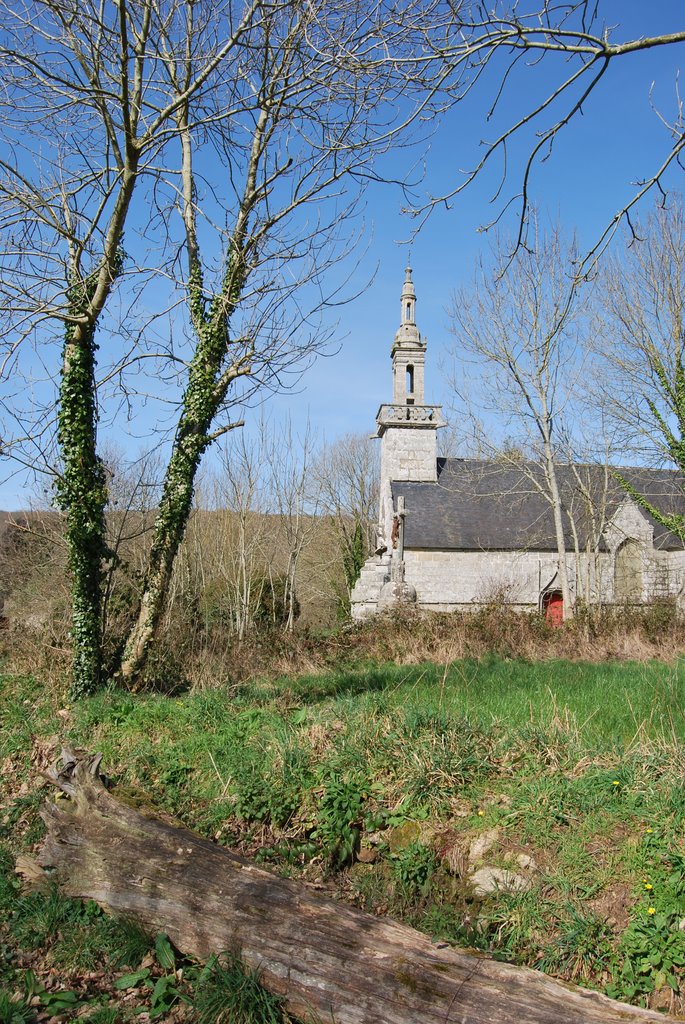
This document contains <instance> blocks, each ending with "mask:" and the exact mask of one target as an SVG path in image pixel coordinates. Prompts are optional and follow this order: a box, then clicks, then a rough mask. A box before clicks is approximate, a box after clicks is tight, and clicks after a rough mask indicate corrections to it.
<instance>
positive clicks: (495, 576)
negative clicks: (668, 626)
mask: <svg viewBox="0 0 685 1024" xmlns="http://www.w3.org/2000/svg"><path fill="white" fill-rule="evenodd" d="M404 557H405V564H406V579H407V582H408V583H411V584H412V585H413V586H414V587H415V588H416V594H417V603H418V604H419V606H420V607H423V608H429V609H433V610H435V611H451V610H453V609H455V608H463V607H473V606H474V605H482V604H488V603H490V602H492V601H504V602H505V603H507V604H511V605H513V606H514V607H518V608H529V609H531V610H536V609H538V608H539V607H540V595H541V593H543V592H544V591H545V590H550V589H556V588H557V587H558V585H559V583H558V577H557V565H558V560H557V556H556V555H555V554H554V553H553V552H548V551H522V552H509V551H420V550H405V553H404ZM643 559H644V562H643V566H644V568H643V577H642V578H643V584H644V588H643V595H642V600H643V601H650V600H654V599H664V598H668V597H671V598H673V597H675V596H676V595H677V594H678V592H679V590H680V587H681V585H682V582H683V579H684V578H685V552H682V551H678V552H662V551H654V550H649V549H648V548H646V547H645V548H644V549H643ZM566 560H567V566H568V573H569V583H570V586H571V593H572V596H573V598H574V599H575V598H576V597H577V595H578V594H580V595H581V596H583V597H585V596H586V594H587V586H588V583H589V590H590V593H589V601H590V603H593V604H594V603H605V604H611V603H613V601H614V562H613V554H611V553H609V552H603V553H600V554H599V555H597V556H595V557H592V556H590V557H588V556H587V555H584V554H582V555H580V556H578V557H576V556H575V555H574V554H568V555H567V556H566Z"/></svg>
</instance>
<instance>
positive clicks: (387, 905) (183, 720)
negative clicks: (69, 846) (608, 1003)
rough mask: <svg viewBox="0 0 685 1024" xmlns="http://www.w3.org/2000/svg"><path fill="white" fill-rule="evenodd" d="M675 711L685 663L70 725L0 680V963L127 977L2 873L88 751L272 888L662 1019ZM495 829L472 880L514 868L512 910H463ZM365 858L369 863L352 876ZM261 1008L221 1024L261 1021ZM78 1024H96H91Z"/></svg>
mask: <svg viewBox="0 0 685 1024" xmlns="http://www.w3.org/2000/svg"><path fill="white" fill-rule="evenodd" d="M683 708H685V672H684V666H683V663H682V662H678V663H676V664H675V665H670V666H669V665H666V664H663V663H660V662H659V663H657V662H649V663H644V664H643V663H609V664H580V663H573V664H571V663H567V662H545V663H536V664H529V663H525V662H521V661H503V660H498V659H494V658H491V659H486V660H483V661H462V662H455V663H453V664H451V665H450V666H448V667H447V668H445V667H439V666H435V665H432V664H424V665H418V666H411V667H398V666H395V665H380V666H379V665H362V666H358V667H356V668H351V669H348V670H345V671H336V672H331V673H328V674H324V675H319V676H301V677H298V678H281V679H277V680H276V681H259V680H258V681H256V682H253V683H249V684H243V685H241V686H240V687H236V688H233V689H231V690H226V689H224V690H221V689H216V690H206V691H203V692H199V693H194V694H193V693H188V694H185V695H182V696H179V697H175V698H174V697H168V696H162V695H155V694H145V695H135V696H134V695H131V694H128V693H123V692H120V691H116V690H112V691H109V692H105V693H102V694H100V695H99V696H97V697H94V698H91V699H89V700H84V701H82V702H81V703H80V704H79V705H78V706H75V707H73V708H69V709H64V708H62V707H60V704H59V701H58V700H57V698H55V697H51V696H50V695H49V694H46V693H44V692H43V691H42V690H41V688H40V687H39V686H38V685H37V684H36V683H35V682H33V681H32V680H30V679H9V678H6V679H5V680H4V681H3V683H2V689H0V716H2V724H3V726H4V728H3V732H2V737H3V738H2V740H0V762H3V761H4V762H5V764H6V765H9V766H10V771H9V773H7V774H6V776H5V779H6V781H5V782H4V783H0V785H3V786H4V789H3V794H4V797H5V808H4V810H3V811H2V813H1V814H0V841H2V842H4V844H5V861H6V862H5V870H4V874H3V876H2V877H3V878H4V879H5V881H4V883H3V882H0V920H1V919H2V915H3V912H5V913H6V914H7V915H8V918H7V920H8V923H7V926H6V928H5V931H4V933H3V934H4V938H3V939H2V941H4V942H5V943H6V944H7V945H8V948H9V947H11V948H27V947H28V946H30V945H31V944H36V943H41V942H42V943H44V944H45V945H46V947H47V948H48V961H49V963H50V964H51V965H52V966H53V967H59V968H60V969H66V968H67V967H72V968H73V967H78V968H79V969H81V970H87V969H88V967H89V965H90V964H92V963H93V962H95V960H96V959H97V955H98V950H102V951H103V954H104V955H105V956H106V957H107V958H108V962H110V963H111V964H112V965H113V968H112V969H115V968H116V966H117V965H119V966H120V965H121V964H123V963H124V960H123V959H121V958H122V956H123V953H122V952H121V950H122V948H123V946H124V945H125V943H124V937H123V936H122V934H121V933H120V931H119V930H118V929H119V928H120V927H121V926H120V925H119V924H117V923H116V922H111V921H110V920H109V919H108V918H105V917H104V916H103V915H101V914H100V912H99V911H96V909H94V908H92V907H91V908H90V909H89V906H88V905H85V907H83V906H81V905H80V904H73V903H70V901H67V902H66V904H64V903H63V902H62V901H61V900H60V898H59V897H58V895H57V894H52V895H48V896H45V895H43V896H40V895H37V894H35V895H28V896H22V897H21V898H20V899H19V898H18V896H17V889H16V883H15V882H14V881H13V880H12V878H11V872H10V870H9V866H8V865H9V859H8V858H10V857H11V855H13V854H16V853H17V852H20V851H21V850H22V849H24V848H25V847H26V846H28V845H30V844H31V843H34V842H35V841H36V839H37V837H38V828H39V825H38V824H37V820H38V819H37V813H36V812H37V805H38V803H39V801H40V799H41V798H42V796H43V795H44V792H45V790H43V791H42V792H41V791H40V790H37V789H36V785H37V777H36V774H35V768H36V765H37V764H38V765H39V766H41V767H42V766H43V760H44V759H45V758H46V757H47V756H48V752H49V750H50V749H54V753H55V754H56V753H57V752H58V742H57V737H58V736H59V738H60V740H61V739H67V740H69V741H70V742H71V743H73V744H75V745H78V746H82V747H86V748H87V749H89V750H95V749H97V750H100V751H102V753H103V755H104V759H103V765H104V768H105V770H106V771H107V772H108V774H110V775H111V776H112V777H113V779H114V781H115V783H116V785H117V789H118V792H119V793H120V794H121V795H122V797H123V798H125V799H127V800H129V801H133V802H148V801H149V802H150V803H151V804H152V805H153V807H159V808H163V809H165V810H166V811H168V812H170V813H172V814H173V815H175V816H176V817H178V818H179V819H180V820H182V821H184V822H186V823H187V824H188V825H190V826H191V827H193V828H194V829H195V830H196V831H199V832H200V833H203V834H205V835H207V836H210V837H214V838H216V839H217V840H218V841H219V842H223V843H227V844H229V845H231V846H233V847H235V848H237V849H239V850H242V851H243V852H244V853H246V854H248V855H251V856H255V857H257V858H258V859H260V860H263V861H267V862H268V863H270V864H272V865H273V866H274V867H275V868H276V869H277V870H280V871H282V872H284V873H287V874H292V875H295V876H297V875H299V874H302V875H304V876H305V877H311V876H318V875H320V874H321V873H322V871H323V872H325V873H327V874H328V876H329V880H330V884H332V885H336V884H337V883H339V885H340V891H341V895H343V894H344V896H345V897H346V898H352V899H353V900H354V901H355V902H356V903H358V904H359V905H360V906H363V907H364V908H366V909H368V910H370V911H372V912H373V911H378V912H382V913H390V914H392V915H393V916H396V917H399V918H403V919H405V920H407V921H408V922H410V923H412V924H414V925H415V926H417V927H419V928H422V929H424V930H426V931H427V932H429V933H430V934H432V935H435V936H436V937H440V938H444V939H446V940H447V941H451V942H455V943H457V944H461V945H470V946H475V947H477V948H479V949H482V950H484V951H487V952H488V953H489V954H490V955H493V956H497V957H501V958H503V959H508V960H511V961H513V962H516V963H520V964H526V965H529V966H533V967H537V968H540V969H543V970H547V971H549V972H550V973H553V974H556V975H557V976H559V977H562V978H565V979H569V980H575V981H579V982H581V983H583V984H586V985H590V986H593V987H597V988H600V989H606V990H608V991H610V992H611V993H612V994H614V995H618V996H620V997H621V998H625V999H631V1000H633V1001H636V1002H640V1001H642V1002H643V1003H650V1002H651V1003H653V1005H665V1004H663V1003H659V1000H660V999H663V998H665V997H664V992H665V991H666V990H668V991H669V992H673V998H674V999H678V1000H679V999H680V985H681V982H683V980H684V978H685V932H681V931H680V929H679V925H680V922H681V920H683V919H685V868H684V867H683V856H685V848H684V846H683V840H682V836H683V828H684V826H685V797H684V795H683V787H682V743H683V733H684V731H685V714H684V712H683ZM65 710H68V714H64V713H63V714H61V715H60V714H58V712H60V711H61V712H64V711H65ZM22 782H23V783H25V788H24V789H23V790H22V788H21V784H22ZM492 829H496V830H497V832H496V835H497V841H496V843H495V845H494V848H493V849H492V851H491V852H490V853H489V854H488V863H490V864H492V865H494V866H500V867H504V868H507V869H513V870H516V868H515V858H516V857H517V856H519V855H522V854H525V855H526V856H529V857H532V858H533V860H534V862H535V863H536V864H537V870H536V871H535V872H534V874H533V875H531V876H530V888H529V889H528V890H526V891H525V892H521V893H511V894H502V893H499V894H496V895H494V896H489V897H484V898H482V899H479V900H475V899H474V898H473V893H472V889H471V887H470V885H469V883H468V880H467V878H466V877H465V876H464V875H463V874H460V871H463V863H464V856H465V855H466V852H467V851H468V849H469V845H470V843H471V842H472V841H473V840H474V839H475V838H476V837H477V836H479V835H481V834H482V833H483V832H484V831H486V830H492ZM370 844H371V846H372V847H373V858H372V861H373V862H372V863H371V862H369V863H362V862H358V861H357V854H358V852H359V849H360V847H363V848H364V849H366V850H367V852H368V850H369V849H370V848H371V847H370ZM450 851H451V852H450ZM450 857H451V859H450ZM460 864H461V865H462V867H461V868H460V867H459V865H460ZM512 865H513V867H512ZM645 878H647V879H649V884H650V885H651V886H652V888H651V889H645V888H644V886H645V883H644V881H643V879H645ZM3 885H4V886H5V889H4V890H3ZM8 886H9V891H8V888H7V887H8ZM3 891H4V896H3ZM3 901H4V902H3ZM65 907H66V909H65ZM650 908H651V909H652V910H653V913H650ZM61 915H66V917H64V916H61ZM89 915H90V919H89ZM607 920H610V921H611V922H613V923H611V924H607ZM646 948H649V949H650V950H651V951H652V952H650V954H649V955H646V954H645V952H644V950H645V949H646ZM139 955H142V954H140V951H139V952H138V953H136V954H135V955H130V956H129V957H128V961H127V962H128V963H129V964H131V965H132V966H133V967H136V964H135V960H136V959H137V958H138V956H139ZM650 957H651V960H653V961H654V962H653V963H652V962H651V960H650ZM681 960H682V962H681ZM234 966H235V965H232V964H230V963H229V962H228V961H221V962H220V963H215V964H214V965H213V971H214V975H213V982H212V984H213V985H214V989H213V991H215V992H218V993H219V994H218V995H215V996H212V997H211V998H210V997H209V996H208V997H207V1002H206V1006H209V1007H210V1009H202V1008H201V1003H202V998H201V990H204V986H205V985H206V986H207V991H208V992H209V990H210V988H211V985H210V979H209V975H208V974H207V975H204V976H203V980H202V985H200V986H199V987H198V986H197V985H196V987H195V988H194V989H193V992H192V998H193V1000H195V1001H196V1006H195V1010H193V1012H194V1013H196V1014H199V1015H200V1017H199V1018H198V1019H206V1020H209V1019H210V1017H211V1014H215V1015H216V1014H218V1013H219V1012H220V1007H221V1006H223V1005H224V1003H225V1004H226V1005H227V1006H228V1005H229V1004H228V1002H226V1000H227V999H228V996H227V995H226V992H228V991H233V989H234V988H235V985H236V982H235V981H231V980H230V978H231V977H232V971H233V969H234ZM198 970H199V969H198ZM191 973H192V972H191ZM227 978H228V979H229V980H226V979H227ZM217 979H218V980H217ZM0 980H1V979H0ZM140 984H141V986H143V987H144V984H145V983H144V982H142V981H141V983H140ZM245 984H246V986H247V987H246V988H245V991H246V992H247V991H248V989H249V985H252V982H250V983H249V985H247V983H245ZM169 985H171V982H169ZM143 987H141V999H142V998H143V995H145V993H144V992H143ZM255 991H258V992H261V989H258V988H257V989H256V990H255ZM168 995H169V998H173V997H174V993H173V991H172V990H171V988H170V989H169V993H168ZM146 998H147V999H148V1000H149V998H150V994H149V993H147V996H146ZM160 998H161V997H160ZM179 998H180V996H179ZM259 999H261V996H259V997H255V999H252V997H250V999H248V1009H247V1010H243V1009H241V1007H240V1006H239V1004H238V1003H236V1004H235V1007H234V1008H233V1009H232V1010H231V1013H233V1016H232V1017H231V1016H228V1017H226V1019H227V1020H228V1019H231V1020H234V1019H235V1020H239V1021H243V1020H244V1021H245V1024H253V1022H256V1021H260V1022H261V1024H270V1022H271V1021H272V1019H274V1020H276V1019H279V1016H278V1015H279V1014H280V1013H281V1011H280V1009H279V1007H278V1005H277V1004H271V1003H268V1005H267V1003H265V1004H264V1006H263V1007H261V1009H257V1008H256V1007H257V1004H258V1003H259ZM212 1000H214V1001H212ZM222 1000H223V1003H222ZM267 1002H268V1001H267ZM203 1005H204V1004H203ZM677 1005H678V1006H681V1007H682V1006H684V1005H685V1002H680V1003H678V1004H677ZM217 1007H219V1009H217ZM94 1012H97V1013H98V1014H100V1016H101V1017H102V1022H103V1024H105V1022H106V1019H107V1013H108V1012H109V1010H108V1007H107V1006H105V1005H103V1006H99V1007H96V1008H95V1011H94ZM188 1012H190V1011H188ZM226 1012H228V1011H226ZM203 1013H204V1014H206V1015H207V1014H209V1016H206V1017H205V1018H202V1014H203ZM241 1014H243V1016H240V1015H241ZM250 1014H252V1016H250ZM260 1014H261V1015H262V1016H261V1017H260V1016H259V1015H260ZM270 1015H271V1016H270ZM274 1015H275V1016H274ZM94 1019H95V1018H94ZM189 1019H191V1018H189ZM211 1019H215V1018H211Z"/></svg>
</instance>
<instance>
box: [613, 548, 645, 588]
mask: <svg viewBox="0 0 685 1024" xmlns="http://www.w3.org/2000/svg"><path fill="white" fill-rule="evenodd" d="M614 600H615V601H633V602H635V601H641V600H642V552H641V544H640V541H639V540H635V539H634V538H632V537H629V538H628V540H625V541H624V542H623V544H621V546H620V548H619V549H618V551H617V552H616V558H615V560H614Z"/></svg>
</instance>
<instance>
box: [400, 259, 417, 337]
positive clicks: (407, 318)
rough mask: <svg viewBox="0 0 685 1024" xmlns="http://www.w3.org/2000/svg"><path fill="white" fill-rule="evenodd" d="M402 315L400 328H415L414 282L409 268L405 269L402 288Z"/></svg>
mask: <svg viewBox="0 0 685 1024" xmlns="http://www.w3.org/2000/svg"><path fill="white" fill-rule="evenodd" d="M401 302H402V314H401V319H400V324H401V327H415V326H416V292H415V291H414V282H413V281H412V279H411V266H410V265H409V264H407V266H406V268H405V278H404V286H403V288H402V299H401Z"/></svg>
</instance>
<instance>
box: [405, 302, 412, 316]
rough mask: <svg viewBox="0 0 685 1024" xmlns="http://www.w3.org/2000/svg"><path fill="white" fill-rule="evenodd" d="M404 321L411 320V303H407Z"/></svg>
mask: <svg viewBox="0 0 685 1024" xmlns="http://www.w3.org/2000/svg"><path fill="white" fill-rule="evenodd" d="M404 319H405V320H411V302H408V303H407V315H406V316H405V318H404Z"/></svg>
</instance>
